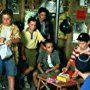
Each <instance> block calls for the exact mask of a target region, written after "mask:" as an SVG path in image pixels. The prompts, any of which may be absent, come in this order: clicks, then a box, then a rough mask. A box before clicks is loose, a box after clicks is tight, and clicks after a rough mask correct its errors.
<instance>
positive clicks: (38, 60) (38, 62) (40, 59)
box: [37, 52, 43, 64]
mask: <svg viewBox="0 0 90 90" xmlns="http://www.w3.org/2000/svg"><path fill="white" fill-rule="evenodd" d="M42 60H43V52H40V53H39V56H38V59H37V64H41V63H42Z"/></svg>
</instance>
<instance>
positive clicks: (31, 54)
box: [25, 48, 37, 67]
mask: <svg viewBox="0 0 90 90" xmlns="http://www.w3.org/2000/svg"><path fill="white" fill-rule="evenodd" d="M25 55H26V59H27V63H28V66H30V67H36V55H37V51H36V50H35V49H27V48H25Z"/></svg>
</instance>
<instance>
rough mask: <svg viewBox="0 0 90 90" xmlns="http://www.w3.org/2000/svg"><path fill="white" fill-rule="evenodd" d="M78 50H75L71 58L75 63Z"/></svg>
mask: <svg viewBox="0 0 90 90" xmlns="http://www.w3.org/2000/svg"><path fill="white" fill-rule="evenodd" d="M76 50H77V48H74V50H73V52H72V55H71V58H70V60H71V61H75V59H76Z"/></svg>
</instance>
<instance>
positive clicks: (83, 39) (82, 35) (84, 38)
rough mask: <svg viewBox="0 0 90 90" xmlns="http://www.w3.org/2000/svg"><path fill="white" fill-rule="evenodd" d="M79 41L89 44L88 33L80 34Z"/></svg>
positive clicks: (89, 37)
mask: <svg viewBox="0 0 90 90" xmlns="http://www.w3.org/2000/svg"><path fill="white" fill-rule="evenodd" d="M77 40H79V41H85V42H88V41H90V36H89V34H88V33H80V35H79V36H78V38H77Z"/></svg>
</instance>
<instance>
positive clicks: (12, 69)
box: [0, 57, 17, 76]
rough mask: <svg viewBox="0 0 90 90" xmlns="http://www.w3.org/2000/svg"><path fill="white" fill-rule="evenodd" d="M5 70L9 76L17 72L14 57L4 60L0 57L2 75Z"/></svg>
mask: <svg viewBox="0 0 90 90" xmlns="http://www.w3.org/2000/svg"><path fill="white" fill-rule="evenodd" d="M3 71H5V75H7V76H15V75H16V74H17V68H16V65H15V61H14V60H13V58H12V57H11V58H9V59H4V60H2V59H1V58H0V75H2V74H3Z"/></svg>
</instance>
